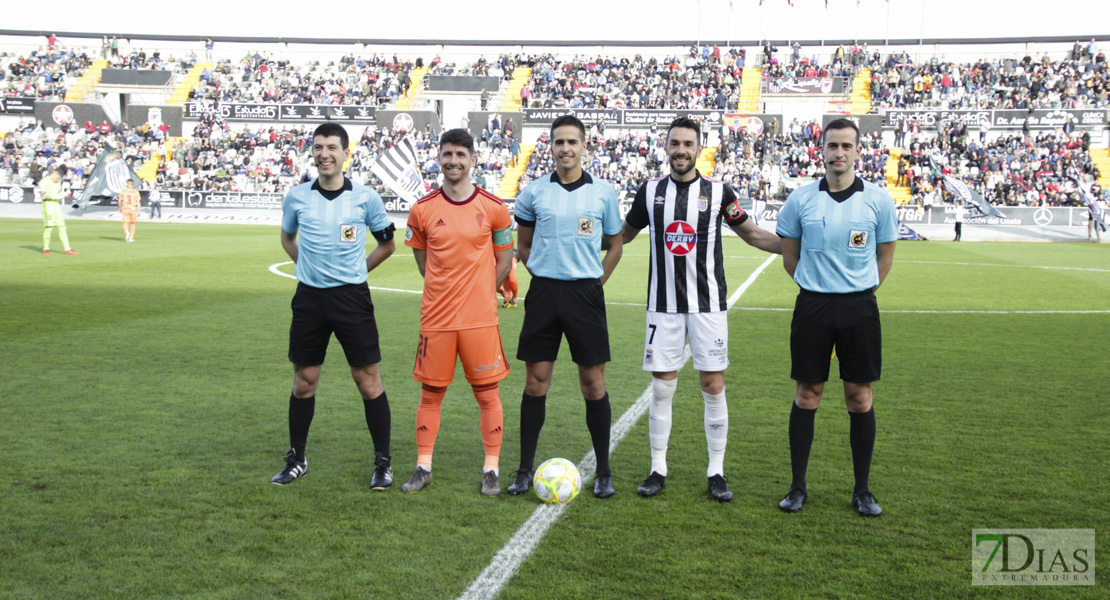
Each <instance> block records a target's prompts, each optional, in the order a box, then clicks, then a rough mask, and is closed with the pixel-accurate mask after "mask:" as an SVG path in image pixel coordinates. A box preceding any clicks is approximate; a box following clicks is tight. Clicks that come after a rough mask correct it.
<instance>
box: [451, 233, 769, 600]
mask: <svg viewBox="0 0 1110 600" xmlns="http://www.w3.org/2000/svg"><path fill="white" fill-rule="evenodd" d="M775 256H777V255H771V257H770V258H768V259H767V260H765V261H764V262H763V264H761V265H760V266H759V267H758V268H757V269H756V270H755V271H753V272H752V274H751V275H749V276H748V279H747V280H746V281H745V282H744V283H743V284H741V285H740V287H739V288H737V289H736V291H735V292H733V294H732V295H731V296H729V298H728V306H729V307H732V305H734V304H736V301H737V300H739V299H740V296H742V295H743V294H744V292H746V291H748V288H749V287H751V285H752V284H753V283H755V279H756V277H759V275H760V274H761V273H763V271H764V270H766V269H767V267H768V266H770V264H771V263H772V262H773V261H774V260H775ZM689 360H690V347H689V346H687V347H686V348H685V352H684V353H683V358H682V366H683V367H685V366H686V362H687V361H689ZM680 370H681V367H680ZM650 402H651V386H650V385H649V386H648V387H647V389H646V390H644V393H642V394H640V397H639V398H637V399H636V402H635V403H633V404H632V406H631V407H629V408H628V410H626V411H625V412H624V414H623V415H621V417H620V418H619V419H617V422H616V423H615V424H614V425H613V427H612V429H611V430H610V433H609V438H610V442H609V453H610V454H612V452H613V450H614V449H616V447H617V444H619V443H620V441H621V440H622V439H624V436H625V435H627V434H628V431H629V430H630V429H632V426H633V425H635V424H636V421H638V420H639V419H640V417H641V416H643V414H644V413H645V412H647V408H648V404H649V403H650ZM596 467H597V456H596V455H594V451H593V450H590V451H589V452H587V453H586V456H585V457H583V458H582V461H581V463H580V464H579V467H578V469H579V471H580V472H581V475H582V477H581V481H583V482H585V481H589V480H590V479H593V475H594V469H595V468H596ZM564 510H566V505H565V504H563V505H542V506H539V507H537V508H536V510H535V512H533V513H532V516H531V517H529V519H528V520H527V521H526V522H525V523H524V524H523V525H521V526H520V529H517V530H516V533H514V534H513V537H512V538H510V539H509V541H508V543H506V544H505V546H504V547H502V548H501V550H500V551H498V553H497V554H496V555H495V556H494V557H493V560H492V561H490V564H489V565H488V566H487V567H486V568H485V570H483V571H482V573H481V574H479V575H478V578H477V579H475V580H474V582H473V583H471V584H470V587H468V588H467V589H466V591H465V592H463V594H462V596H459V598H460V600H488V599H491V598H494V597H496V596H497V594H498V593H500V592H501V588H503V587H505V584H506V583H508V582H509V580H510V579H512V577H513V574H514V573H516V570H517V569H518V568H520V565H521V564H522V563H523V562H524V559H526V558H528V555H529V554H531V553H532V551H533V550H535V548H536V546H537V545H539V543H540V540H541V539H543V536H544V534H546V533H547V530H548V528H550V527H551V526H552V525H554V524H555V521H557V520H559V517H560V516H561V515H562V514H563V511H564Z"/></svg>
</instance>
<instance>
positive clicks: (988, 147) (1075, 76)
mask: <svg viewBox="0 0 1110 600" xmlns="http://www.w3.org/2000/svg"><path fill="white" fill-rule="evenodd" d="M90 52H91V53H93V54H95V49H93V50H90V51H88V52H84V51H80V50H76V49H66V48H65V47H62V46H60V45H59V44H57V40H56V39H55V40H54V42H53V43H49V44H47V45H46V46H43V47H42V48H40V49H38V50H36V51H33V52H31V53H30V54H28V55H26V56H19V57H0V62H2V65H3V68H2V69H0V90H2V91H3V93H4V94H6V95H10V96H34V97H37V98H41V99H60V98H61V97H62V96H63V95H64V93H65V89H66V87H67V86H69V85H72V83H73V82H74V81H75V80H76V79H77V78H78V77H80V75H81V74H82V73H83V72H84V70H85V69H87V68H88V67H89V65H90V64H91V62H92V57H90V55H89V53H90ZM103 56H104V57H106V58H107V59H108V60H109V62H110V63H111V64H113V65H115V66H118V67H121V68H170V69H179V70H184V69H186V68H188V67H189V66H190V65H191V64H192V62H195V61H196V55H195V52H194V53H192V54H191V55H189V56H186V57H184V58H182V59H174V58H173V57H169V58H167V59H165V60H163V59H162V57H161V54H160V53H159V52H157V51H154V52H152V53H150V54H149V55H148V54H147V53H146V52H144V51H143V50H142V49H128V50H120V49H119V48H118V41H114V40H108V39H107V38H106V39H105V40H104V46H103ZM780 58H784V60H780ZM745 60H746V57H745V52H744V51H743V50H741V49H726V50H724V51H722V49H721V48H718V47H711V46H704V47H693V48H691V49H690V51H689V53H688V54H687V55H685V56H670V57H665V58H661V59H660V58H651V57H647V58H645V57H643V56H640V55H637V56H635V57H631V58H629V57H623V58H602V57H597V58H587V57H580V56H575V57H573V58H566V57H556V56H554V55H550V54H548V55H541V56H528V55H524V56H521V55H510V54H502V55H500V56H497V57H496V58H491V59H488V60H487V59H486V58H485V57H484V56H483V57H480V58H479V59H477V60H476V61H475V62H473V63H470V64H466V65H463V66H461V67H460V66H458V65H455V64H451V63H445V62H444V61H442V60H441V59H440V58H439V57H435V58H434V59H433V60H432V61H431V62H430V63H429V64H427V65H425V64H424V62H423V60H422V59H416V60H415V61H412V62H409V61H407V60H400V59H398V58H397V56H393V57H391V58H387V57H385V56H381V55H371V56H362V55H354V54H349V55H346V56H342V57H340V58H339V59H338V60H336V61H333V62H330V63H328V64H320V63H319V62H313V63H309V64H297V65H294V64H291V63H290V62H289V61H285V60H276V59H274V58H273V56H272V55H271V54H269V53H261V52H251V53H248V54H246V55H245V56H243V57H242V58H241V59H239V60H238V61H226V60H225V61H222V62H219V63H217V64H216V67H215V68H214V69H212V70H211V71H206V72H205V73H204V75H203V76H202V82H201V85H199V86H198V87H197V88H196V89H195V90H194V91H193V92H192V97H193V98H195V99H200V100H202V101H204V102H206V103H208V104H209V105H210V106H214V105H215V103H216V102H284V103H309V104H371V103H377V102H387V101H393V100H394V99H396V98H397V97H398V96H399V95H401V94H403V93H404V92H405V90H407V88H408V85H409V83H410V73H411V71H412V69H414V68H416V67H421V66H427V67H428V68H429V70H430V72H431V73H433V74H436V73H439V74H456V75H464V74H466V75H485V76H495V77H500V78H503V79H508V78H510V77H511V76H512V72H513V69H514V68H516V67H517V66H521V65H529V66H531V67H532V68H533V74H532V78H531V80H530V82H529V85H528V86H526V87H525V89H524V91H523V92H522V97H524V99H525V100H526V102H527V104H526V105H531V106H543V107H572V108H576V107H583V108H602V107H604V108H619V107H627V108H660V109H675V108H695V109H696V108H720V109H734V108H735V107H736V103H737V102H738V100H739V88H740V74H741V71H742V69H743V67H744V64H745ZM862 66H869V67H871V68H872V69H873V76H874V81H873V87H872V92H873V98H874V99H875V100H874V101H875V102H876V105H877V106H879V107H907V106H910V107H913V106H931V105H935V104H937V103H944V106H945V107H949V108H957V107H961V106H968V107H971V106H974V107H976V108H989V107H995V108H1034V107H1048V106H1052V107H1058V106H1062V107H1065V108H1067V107H1083V106H1091V105H1097V106H1106V105H1107V99H1106V94H1107V89H1108V86H1107V83H1108V82H1110V72H1108V70H1107V64H1106V61H1105V57H1104V55H1103V54H1102V53H1100V52H1099V51H1098V49H1097V46H1096V45H1095V42H1094V41H1092V42H1091V43H1090V44H1079V43H1077V44H1076V46H1075V48H1074V49H1073V50H1072V52H1071V53H1069V55H1068V56H1067V57H1066V58H1063V59H1061V60H1058V61H1051V60H1049V59H1047V58H1042V59H1040V60H1033V59H1032V58H1031V57H1028V56H1027V57H1025V58H1023V59H1021V60H1018V59H996V60H989V61H988V60H980V61H977V62H976V63H974V64H964V65H955V64H952V63H946V62H944V61H943V59H940V58H933V59H931V60H930V61H928V62H926V63H925V64H922V65H916V64H914V62H913V61H912V60H911V59H910V57H908V56H907V55H905V54H899V55H891V56H888V57H886V58H884V57H883V56H881V55H880V53H878V52H874V53H872V52H870V51H869V49H868V48H867V45H866V44H864V45H862V46H851V47H847V48H846V47H844V46H841V47H838V48H837V49H836V50H835V51H834V52H833V53H832V54H831V56H830V57H829V58H828V59H827V61H826V59H825V58H824V57H817V56H812V55H811V56H806V55H803V53H802V52H801V49H800V47H799V46H798V45H797V44H794V45H792V46H790V47H789V48H788V50H786V51H785V52H780V51H779V49H778V48H774V47H771V46H765V47H764V56H763V60H762V67H763V69H764V76H765V77H849V76H851V75H852V74H853V73H855V72H856V70H857V69H859V68H860V67H862ZM516 127H517V126H516V125H515V124H514V123H513V122H512V121H511V120H510V121H508V122H506V123H501V122H500V121H499V120H491V122H490V124H489V126H488V127H486V128H483V129H482V130H480V131H478V132H476V138H477V140H478V167H477V168H476V169H475V175H476V178H478V181H479V184H480V185H483V186H484V187H486V188H488V189H491V190H495V191H496V190H498V184H499V182H500V180H501V178H502V176H503V174H504V172H505V169H506V167H507V166H508V165H510V164H513V163H514V162H515V160H516V157H517V154H518V152H519V141H518V140H519V135H520V132H519V131H515V129H516ZM310 132H311V126H263V127H259V126H256V125H250V126H235V127H233V126H231V125H229V124H228V123H225V122H223V121H222V120H221V119H220V118H219V113H218V111H215V110H211V111H208V112H207V114H205V116H204V117H203V118H201V119H200V121H199V123H198V124H197V125H196V126H195V128H194V129H193V130H192V131H190V132H186V133H187V135H188V137H187V138H185V140H184V141H175V143H174V144H173V145H171V146H167V145H164V144H163V142H164V141H165V140H166V135H167V132H166V128H165V127H164V126H163V127H161V128H151V127H150V126H149V125H146V124H144V125H141V126H139V127H134V128H132V127H128V126H127V125H126V124H119V125H114V126H113V125H109V124H108V123H107V122H104V123H101V124H94V123H84V124H83V125H82V124H70V125H68V126H66V127H63V128H61V130H60V131H59V130H57V129H52V128H46V127H44V126H43V124H42V123H41V122H34V121H22V122H21V123H20V124H19V125H18V126H17V127H16V128H15V129H14V130H13V131H11V132H10V133H9V134H8V135H7V136H5V137H4V138H3V139H2V140H0V148H2V150H3V152H2V153H0V184H19V185H33V184H34V183H35V182H37V181H38V180H39V179H40V178H41V176H42V174H43V173H45V172H47V170H48V168H49V166H51V165H53V164H54V163H57V162H62V163H64V164H66V165H68V166H69V167H70V168H71V170H70V173H69V175H68V176H67V184H68V185H70V186H72V187H75V188H76V187H81V186H83V185H84V178H85V177H87V175H88V173H89V171H90V170H91V167H92V165H93V164H95V161H96V158H97V157H98V156H99V155H100V154H101V153H102V152H104V151H105V150H114V151H117V152H119V153H121V154H122V155H123V156H124V157H125V158H126V159H128V160H130V161H132V162H133V163H134V165H135V166H136V167H137V166H139V165H141V164H142V163H143V162H145V161H146V160H150V159H153V160H157V161H158V163H159V167H158V171H157V173H158V175H157V177H158V182H159V183H160V184H161V185H162V187H163V188H164V189H197V190H227V191H244V192H281V191H283V190H285V189H287V188H288V187H289V186H291V185H294V184H296V183H298V182H300V181H302V180H304V179H306V178H307V177H311V176H313V174H314V170H313V167H312V165H311V157H310V154H309V152H308V146H309V144H310V141H311V140H310ZM897 133H898V134H900V135H901V136H902V137H903V139H896V142H895V143H896V145H903V142H904V136H905V134H906V131H904V130H901V131H899V132H897ZM909 133H910V139H909V143H908V144H904V145H906V146H907V150H906V152H905V154H904V156H905V163H904V164H903V166H902V167H901V168H900V169H899V170H900V172H901V171H905V176H904V178H903V179H904V181H905V183H907V184H908V185H909V186H910V187H911V192H912V195H913V198H914V201H916V202H919V203H930V202H939V201H941V200H942V197H941V196H940V194H939V188H940V187H941V186H940V184H941V178H940V174H941V173H950V174H954V175H957V176H958V177H960V178H961V179H963V180H965V181H967V182H968V183H969V184H970V185H972V186H973V187H975V188H976V189H978V190H979V191H980V192H981V193H983V195H984V196H985V197H987V198H988V200H990V201H991V202H994V203H998V204H1010V205H1013V204H1049V205H1054V204H1063V203H1069V202H1074V201H1075V200H1076V196H1075V194H1074V188H1073V186H1072V185H1071V183H1070V179H1071V177H1073V176H1077V177H1080V178H1082V179H1084V180H1088V181H1089V180H1090V179H1092V178H1097V177H1098V176H1099V173H1098V170H1097V167H1096V166H1095V165H1094V164H1093V163H1092V161H1091V157H1090V153H1089V152H1088V148H1089V143H1090V142H1089V135H1087V134H1083V135H1082V136H1080V135H1078V134H1077V133H1076V134H1072V135H1066V134H1054V133H1044V134H1041V135H1037V136H1031V135H1030V134H1029V133H1028V132H1025V133H1024V134H1023V135H1016V136H1015V135H1003V136H989V135H988V131H987V129H982V130H980V131H978V132H976V131H971V132H970V135H969V132H968V127H967V125H965V124H963V123H960V122H956V121H953V122H949V123H942V124H941V127H940V128H939V130H938V133H937V134H936V137H935V138H934V137H933V135H932V134H931V133H930V134H927V135H921V133H920V131H917V130H910V131H909ZM975 133H978V137H977V139H973V138H976V136H975ZM403 135H404V134H403V133H402V132H398V131H391V130H389V129H387V128H386V129H379V128H374V127H368V128H367V129H366V130H365V131H364V133H363V135H362V137H361V139H360V140H359V143H358V144H357V146H356V148H355V149H354V151H353V153H352V162H351V166H350V173H351V176H352V178H354V179H356V180H357V181H361V182H364V183H367V184H368V185H372V186H375V187H376V188H378V189H379V190H380V191H381V192H382V193H383V194H384V195H391V192H390V191H389V190H388V188H387V187H386V186H385V185H384V184H383V183H382V182H381V181H380V180H379V179H378V178H377V177H376V176H375V175H374V174H373V173H372V171H371V166H372V165H373V164H374V162H375V161H376V160H377V159H378V157H379V156H380V154H381V153H382V152H384V151H385V150H387V149H388V148H389V147H391V146H392V145H393V144H394V143H395V142H396V141H397V140H398V139H400V138H401V137H402V136H403ZM411 135H412V136H413V139H414V143H415V145H416V147H417V152H418V163H419V165H420V169H421V172H422V174H423V175H424V177H425V180H426V182H427V185H428V187H429V189H431V188H432V187H434V186H435V185H436V180H437V178H438V176H439V172H438V165H437V164H436V160H435V140H434V136H433V135H432V134H431V132H430V130H425V131H418V132H413V133H412V134H411ZM710 135H711V136H712V139H713V144H715V145H718V146H719V150H718V155H717V157H716V159H717V162H716V165H717V166H716V169H715V172H714V173H713V174H712V175H713V176H715V177H717V178H720V179H722V180H724V181H725V182H726V183H729V184H730V185H732V186H734V187H735V188H736V189H738V190H740V191H742V192H744V193H746V194H748V195H749V196H752V197H754V198H758V199H766V200H782V199H784V198H785V196H786V194H787V193H788V192H789V191H790V189H792V188H793V187H796V186H797V185H801V184H802V183H804V182H805V181H810V180H813V179H815V178H818V177H821V176H822V175H823V174H824V168H823V165H822V164H821V151H820V146H819V140H820V137H821V127H820V125H819V123H817V122H815V121H809V122H805V121H799V120H797V119H794V120H792V121H791V122H789V123H784V124H782V125H781V126H780V124H778V123H770V124H769V125H768V126H767V127H766V128H765V129H764V130H763V131H759V132H755V133H753V132H751V131H749V130H747V129H744V128H739V129H732V128H729V127H727V126H726V127H722V128H721V129H719V130H715V131H712V132H709V131H706V132H705V135H704V139H703V143H707V142H708V140H709V137H710ZM587 137H588V138H589V139H588V140H587V147H588V148H589V151H590V160H591V164H590V165H589V169H590V170H591V171H592V172H594V173H597V174H598V175H600V176H601V177H605V178H606V179H609V180H611V181H613V182H614V184H615V185H616V186H617V187H618V188H619V190H620V191H621V193H622V195H623V196H624V197H626V198H628V197H631V195H632V194H633V193H634V192H635V190H636V189H637V188H638V187H639V185H640V184H642V183H643V182H644V181H645V180H646V179H648V178H649V177H655V176H659V175H661V174H663V173H665V171H666V168H667V167H666V165H667V158H666V154H665V151H664V148H663V140H662V137H661V132H660V129H659V127H657V126H653V127H652V128H650V129H647V130H642V131H639V132H627V131H625V132H621V133H619V134H613V133H609V134H607V132H606V131H605V125H604V124H603V123H602V124H598V125H593V126H592V127H591V128H590V131H589V134H588V136H587ZM988 138H989V139H988ZM547 144H548V141H547V139H546V135H544V136H541V138H540V139H539V140H538V142H537V147H536V151H535V152H534V153H533V154H532V155H531V158H530V159H529V163H528V165H527V168H526V170H525V174H524V176H523V177H522V178H521V183H520V186H521V187H523V186H524V185H526V184H527V183H528V182H529V181H531V180H533V179H535V178H536V177H538V176H540V175H541V174H543V173H546V172H550V171H551V170H552V169H553V167H554V165H553V164H552V159H551V156H550V153H549V152H548V148H547ZM860 149H861V158H860V162H859V164H858V165H857V172H858V173H859V174H860V175H861V177H863V178H864V179H866V180H869V181H873V182H876V183H878V184H880V185H883V184H885V180H886V173H885V170H886V164H887V155H888V151H887V149H886V148H885V147H884V146H883V144H882V141H881V138H880V136H878V135H877V134H873V135H870V136H864V138H863V139H862V140H861V144H860ZM930 157H933V161H935V163H936V168H935V169H934V168H933V163H931V162H930V160H929V159H930Z"/></svg>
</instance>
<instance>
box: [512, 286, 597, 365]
mask: <svg viewBox="0 0 1110 600" xmlns="http://www.w3.org/2000/svg"><path fill="white" fill-rule="evenodd" d="M564 334H565V335H566V336H567V344H568V345H569V346H570V357H571V360H573V361H574V362H575V363H576V364H579V365H596V364H600V363H606V362H609V327H608V325H607V324H606V321H605V292H604V291H603V290H602V286H601V280H600V279H575V280H572V281H563V280H560V279H548V278H546V277H533V278H532V283H531V284H530V285H529V287H528V294H527V295H526V296H525V297H524V324H523V325H522V326H521V328H520V343H519V345H518V346H517V350H516V358H517V360H523V361H525V362H547V361H551V362H554V360H555V359H556V358H558V356H559V343H560V342H561V341H562V337H563V335H564Z"/></svg>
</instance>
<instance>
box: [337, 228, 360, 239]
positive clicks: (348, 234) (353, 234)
mask: <svg viewBox="0 0 1110 600" xmlns="http://www.w3.org/2000/svg"><path fill="white" fill-rule="evenodd" d="M339 239H340V241H344V242H357V241H358V228H357V227H355V226H354V225H341V226H340V227H339Z"/></svg>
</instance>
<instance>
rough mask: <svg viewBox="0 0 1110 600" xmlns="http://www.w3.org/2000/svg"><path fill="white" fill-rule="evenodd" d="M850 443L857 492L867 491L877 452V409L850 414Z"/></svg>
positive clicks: (872, 408)
mask: <svg viewBox="0 0 1110 600" xmlns="http://www.w3.org/2000/svg"><path fill="white" fill-rule="evenodd" d="M848 418H849V419H850V423H849V428H848V443H849V444H851V446H852V471H853V473H854V474H855V476H856V487H855V490H853V491H856V492H866V491H867V479H868V477H870V476H871V454H872V453H873V452H874V450H875V407H874V406H872V407H871V410H869V411H867V412H865V413H854V412H850V413H848Z"/></svg>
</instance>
